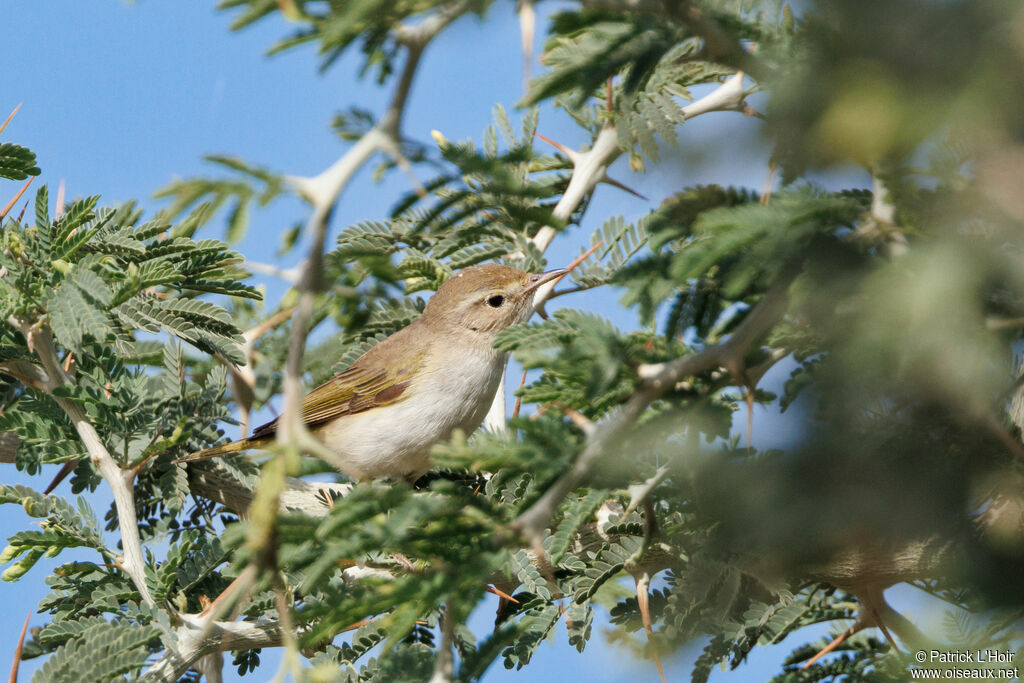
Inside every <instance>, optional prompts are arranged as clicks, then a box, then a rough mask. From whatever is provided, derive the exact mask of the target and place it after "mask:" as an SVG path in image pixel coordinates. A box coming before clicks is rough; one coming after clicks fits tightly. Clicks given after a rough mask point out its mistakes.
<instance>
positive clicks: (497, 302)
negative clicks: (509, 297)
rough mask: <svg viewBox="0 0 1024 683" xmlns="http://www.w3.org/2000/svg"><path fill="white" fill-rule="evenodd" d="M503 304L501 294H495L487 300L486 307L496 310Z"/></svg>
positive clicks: (503, 299)
mask: <svg viewBox="0 0 1024 683" xmlns="http://www.w3.org/2000/svg"><path fill="white" fill-rule="evenodd" d="M503 303H505V297H503V296H502V295H501V294H495V295H494V296H492V297H488V298H487V305H488V306H490V307H491V308H498V307H499V306H501V305H502V304H503Z"/></svg>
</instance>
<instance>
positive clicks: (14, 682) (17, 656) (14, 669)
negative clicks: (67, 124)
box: [0, 104, 32, 683]
mask: <svg viewBox="0 0 1024 683" xmlns="http://www.w3.org/2000/svg"><path fill="white" fill-rule="evenodd" d="M18 106H19V107H20V106H21V105H20V104H19V105H18ZM14 111H18V110H17V109H15V110H14ZM11 116H14V114H11ZM7 120H8V121H10V120H11V119H10V117H8V119H7ZM4 125H5V126H6V125H7V124H6V123H4ZM0 130H3V128H0ZM30 618H32V612H31V611H30V612H29V613H28V614H26V615H25V623H24V624H23V625H22V627H21V635H20V636H18V647H16V648H15V649H14V661H13V662H11V677H10V678H9V679H7V680H8V681H10V683H18V667H19V666H21V651H22V650H23V649H25V634H26V633H28V620H29V619H30Z"/></svg>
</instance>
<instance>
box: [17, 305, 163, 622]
mask: <svg viewBox="0 0 1024 683" xmlns="http://www.w3.org/2000/svg"><path fill="white" fill-rule="evenodd" d="M8 322H9V323H10V324H11V325H13V326H14V327H15V328H17V329H19V330H20V331H21V333H22V334H23V335H24V336H25V338H26V339H27V340H28V341H29V347H30V348H34V349H35V352H36V355H37V356H38V357H39V360H40V361H41V362H42V364H43V370H44V371H45V374H46V379H45V381H44V383H43V388H44V390H45V391H46V392H47V393H48V394H49V395H50V397H51V398H53V400H54V401H56V402H57V404H58V405H59V406H60V407H61V408H62V409H63V410H64V413H65V414H66V415H67V416H68V418H69V419H70V420H71V424H73V425H74V427H75V431H76V432H78V436H79V438H80V439H81V440H82V443H83V444H85V448H86V451H88V453H89V458H90V460H92V464H93V465H94V466H95V467H96V469H97V470H99V472H100V475H101V476H102V477H103V479H104V480H106V482H107V484H108V485H109V486H110V489H111V491H112V492H113V494H114V506H115V508H116V510H117V524H118V528H119V530H120V533H121V546H122V548H123V549H124V556H123V561H122V563H121V568H122V570H123V571H124V573H125V574H127V575H128V578H130V579H131V581H132V583H133V584H135V588H136V589H137V590H138V591H139V595H140V596H141V597H142V600H143V601H144V602H145V603H146V604H147V605H153V604H154V601H153V596H152V595H151V594H150V592H149V588H148V587H147V586H146V578H145V576H146V574H145V568H146V562H145V560H144V559H143V557H142V542H141V540H140V539H139V524H138V520H137V518H136V515H135V492H134V490H133V484H134V481H135V473H134V472H133V471H132V470H123V469H121V466H120V465H118V464H117V462H116V461H115V460H114V458H113V456H111V455H110V452H109V451H108V450H107V448H106V446H104V445H103V441H102V440H101V439H100V436H99V434H98V433H97V432H96V428H95V427H93V425H92V422H90V421H89V418H88V416H87V415H86V414H85V411H84V410H83V409H82V406H80V405H79V404H78V403H75V402H74V401H69V400H68V399H66V398H62V397H60V396H54V395H53V391H54V389H56V388H58V387H61V386H64V385H69V384H73V383H74V380H73V379H72V378H71V377H70V376H69V375H68V374H67V373H66V372H65V371H64V368H63V367H61V364H60V359H59V358H58V357H57V350H56V348H55V347H54V345H53V334H52V332H51V331H50V328H49V327H46V326H44V325H39V324H38V323H37V324H34V325H33V324H30V323H29V322H28V321H26V320H22V319H19V318H15V317H13V316H12V317H11V318H10V319H9V321H8ZM37 370H38V368H37Z"/></svg>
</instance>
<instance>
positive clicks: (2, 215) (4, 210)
mask: <svg viewBox="0 0 1024 683" xmlns="http://www.w3.org/2000/svg"><path fill="white" fill-rule="evenodd" d="M35 179H36V178H35V176H31V177H30V178H29V179H28V182H27V183H25V184H24V185H22V187H21V189H20V190H18V194H16V195H14V198H13V199H12V200H11V201H9V202H7V206H5V207H4V208H2V209H0V221H2V220H3V219H5V218H7V214H8V213H10V211H11V209H12V208H13V207H14V205H15V204H16V203H17V202H18V200H19V199H21V195H23V194H25V190H27V189H28V186H29V185H31V184H32V181H33V180H35Z"/></svg>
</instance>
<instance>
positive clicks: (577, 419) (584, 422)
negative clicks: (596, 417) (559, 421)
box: [551, 401, 597, 436]
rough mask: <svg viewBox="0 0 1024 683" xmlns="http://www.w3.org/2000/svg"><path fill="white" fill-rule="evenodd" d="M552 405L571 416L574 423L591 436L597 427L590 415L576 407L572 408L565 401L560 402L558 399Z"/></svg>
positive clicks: (568, 416)
mask: <svg viewBox="0 0 1024 683" xmlns="http://www.w3.org/2000/svg"><path fill="white" fill-rule="evenodd" d="M551 405H552V407H554V408H557V409H558V410H560V411H562V414H563V415H565V416H566V417H567V418H569V420H570V421H571V422H572V423H573V424H574V425H576V426H577V427H579V428H580V431H581V432H583V433H584V434H585V435H586V436H590V435H591V434H593V433H594V430H595V429H597V425H595V424H594V421H593V420H591V419H590V418H589V417H587V416H586V415H584V414H583V413H581V412H580V411H578V410H576V409H575V408H570V407H569V406H567V405H565V404H563V403H559V402H558V401H555V402H554V403H552V404H551Z"/></svg>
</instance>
